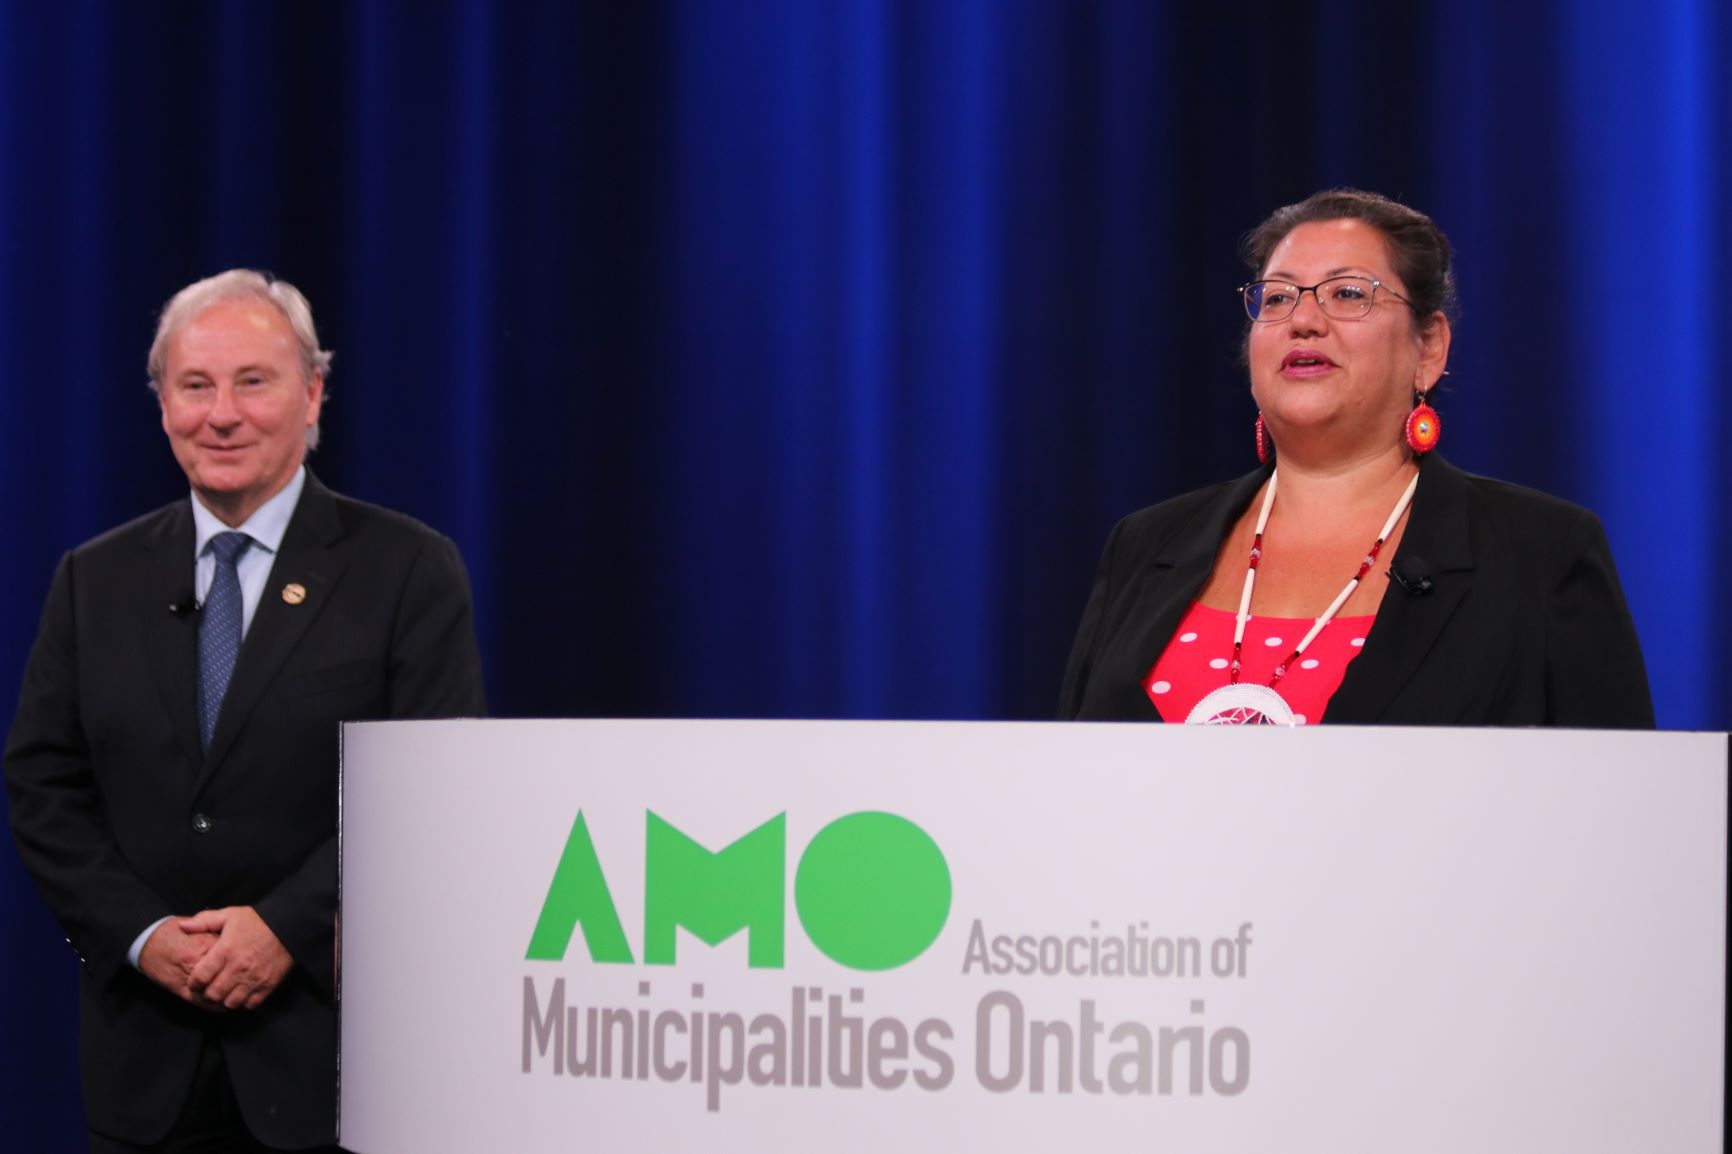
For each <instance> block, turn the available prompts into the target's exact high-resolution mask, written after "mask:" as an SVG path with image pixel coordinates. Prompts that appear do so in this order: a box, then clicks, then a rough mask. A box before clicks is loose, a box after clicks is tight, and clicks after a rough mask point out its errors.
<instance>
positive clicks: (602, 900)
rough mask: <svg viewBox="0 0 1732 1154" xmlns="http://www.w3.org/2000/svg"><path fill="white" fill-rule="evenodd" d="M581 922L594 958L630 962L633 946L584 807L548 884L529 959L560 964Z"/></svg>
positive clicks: (531, 941)
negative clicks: (628, 937) (612, 892)
mask: <svg viewBox="0 0 1732 1154" xmlns="http://www.w3.org/2000/svg"><path fill="white" fill-rule="evenodd" d="M579 922H581V923H583V940H584V941H585V942H587V943H589V958H590V961H593V962H628V963H629V962H630V961H631V946H629V945H627V944H626V940H625V929H624V928H623V927H622V926H621V925H620V924H619V912H618V911H617V910H615V909H614V908H613V894H611V893H610V892H608V888H607V879H606V878H605V877H603V876H602V874H601V861H600V860H599V859H598V858H597V857H596V856H595V843H594V842H592V841H591V840H590V838H589V824H588V823H587V822H585V821H584V820H583V811H582V810H581V809H580V810H578V811H577V820H576V821H574V822H572V823H571V836H570V837H568V838H566V839H565V852H564V853H562V854H560V855H559V866H558V868H556V869H555V870H554V871H553V884H551V885H549V886H548V887H547V900H546V901H544V902H542V903H541V916H540V917H539V918H537V919H536V921H535V933H534V934H533V935H532V936H531V937H530V939H529V960H530V961H532V962H557V961H559V960H560V959H561V958H563V957H565V950H566V947H567V946H569V945H570V944H571V931H572V930H574V929H576V928H577V925H578V923H579Z"/></svg>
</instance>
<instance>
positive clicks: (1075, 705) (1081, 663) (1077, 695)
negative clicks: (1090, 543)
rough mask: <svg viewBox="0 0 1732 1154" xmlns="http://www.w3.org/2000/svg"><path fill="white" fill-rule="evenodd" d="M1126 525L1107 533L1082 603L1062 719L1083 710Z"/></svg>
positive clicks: (1061, 702)
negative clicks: (1087, 593) (1121, 536)
mask: <svg viewBox="0 0 1732 1154" xmlns="http://www.w3.org/2000/svg"><path fill="white" fill-rule="evenodd" d="M1124 527H1125V523H1124V522H1123V521H1120V522H1119V523H1118V524H1117V525H1115V526H1113V531H1112V532H1111V533H1110V534H1109V535H1108V536H1107V543H1106V547H1105V548H1103V549H1102V550H1101V561H1100V567H1099V568H1098V569H1096V571H1095V583H1094V587H1093V588H1092V589H1091V590H1090V591H1089V599H1088V603H1087V604H1086V605H1085V606H1083V615H1082V622H1081V623H1080V624H1079V625H1078V626H1077V631H1076V640H1075V641H1073V642H1071V648H1070V660H1069V661H1068V662H1066V663H1065V671H1064V685H1063V687H1062V688H1061V689H1060V690H1059V700H1058V720H1060V721H1072V720H1074V719H1075V718H1076V716H1077V714H1078V713H1080V712H1081V711H1082V703H1083V697H1084V695H1085V694H1086V693H1087V692H1088V683H1089V674H1090V672H1091V671H1092V670H1093V666H1094V659H1095V653H1096V651H1097V649H1098V648H1099V638H1098V636H1097V635H1098V634H1099V632H1100V627H1101V619H1102V618H1103V617H1104V616H1105V615H1106V605H1107V601H1108V599H1109V596H1110V593H1111V589H1112V574H1113V556H1114V554H1115V552H1116V551H1117V548H1118V543H1119V537H1120V535H1121V534H1122V533H1123V532H1124Z"/></svg>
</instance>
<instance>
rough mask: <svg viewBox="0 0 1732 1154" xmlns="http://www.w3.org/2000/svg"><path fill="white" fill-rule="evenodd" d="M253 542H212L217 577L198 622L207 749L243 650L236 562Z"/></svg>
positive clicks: (201, 719)
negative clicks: (236, 660) (239, 655)
mask: <svg viewBox="0 0 1732 1154" xmlns="http://www.w3.org/2000/svg"><path fill="white" fill-rule="evenodd" d="M252 543H253V539H252V538H251V537H249V536H247V535H246V534H245V533H218V534H217V535H216V536H215V537H212V538H211V539H210V545H209V549H210V552H211V555H212V556H214V557H215V558H216V576H215V577H213V578H212V579H211V583H210V595H209V596H208V597H206V598H205V599H204V611H203V613H201V614H200V615H199V621H198V738H199V742H200V743H201V744H202V745H203V746H204V747H205V748H206V749H209V748H210V737H211V734H212V733H214V732H215V731H216V720H217V711H218V710H219V709H221V708H222V704H223V694H224V693H227V692H228V687H229V676H230V675H231V674H232V673H234V671H235V657H236V656H237V655H238V654H239V653H240V651H241V580H240V577H239V576H238V575H237V574H236V573H235V562H236V561H238V560H239V559H240V555H241V554H242V553H245V552H246V551H247V546H248V545H251V544H252Z"/></svg>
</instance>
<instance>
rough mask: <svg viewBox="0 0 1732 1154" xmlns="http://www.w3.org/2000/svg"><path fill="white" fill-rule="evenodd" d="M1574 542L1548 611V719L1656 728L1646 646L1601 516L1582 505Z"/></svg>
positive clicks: (1584, 725)
mask: <svg viewBox="0 0 1732 1154" xmlns="http://www.w3.org/2000/svg"><path fill="white" fill-rule="evenodd" d="M1569 544H1570V546H1571V547H1570V549H1569V550H1568V553H1569V556H1570V561H1569V563H1568V564H1567V565H1566V566H1565V568H1564V571H1563V573H1562V575H1561V576H1560V577H1559V579H1558V581H1557V583H1556V585H1555V586H1554V587H1553V589H1552V592H1551V597H1550V599H1549V602H1548V609H1547V616H1546V712H1547V714H1548V717H1547V723H1548V724H1550V725H1558V726H1565V727H1578V728H1598V729H1652V728H1654V702H1653V698H1652V696H1651V695H1650V694H1649V691H1648V672H1647V667H1646V665H1645V664H1644V663H1643V661H1642V646H1641V643H1640V642H1639V641H1638V640H1637V638H1636V625H1635V622H1634V621H1632V620H1631V619H1630V609H1629V606H1628V605H1626V604H1625V602H1624V591H1623V588H1622V586H1620V585H1619V583H1618V571H1617V568H1616V566H1614V565H1613V563H1612V549H1611V546H1610V544H1608V543H1607V541H1606V534H1605V530H1604V529H1603V528H1601V526H1600V522H1599V519H1598V518H1596V517H1594V516H1593V515H1592V514H1587V513H1584V515H1583V517H1582V518H1581V520H1580V522H1579V523H1578V524H1577V525H1576V526H1575V527H1574V529H1573V530H1572V532H1571V536H1570V541H1569Z"/></svg>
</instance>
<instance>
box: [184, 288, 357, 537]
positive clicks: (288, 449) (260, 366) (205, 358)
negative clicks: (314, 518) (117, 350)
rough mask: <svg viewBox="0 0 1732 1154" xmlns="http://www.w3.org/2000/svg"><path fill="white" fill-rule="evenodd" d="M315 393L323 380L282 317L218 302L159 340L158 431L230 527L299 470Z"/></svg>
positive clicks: (258, 307) (250, 305)
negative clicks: (164, 345) (163, 349)
mask: <svg viewBox="0 0 1732 1154" xmlns="http://www.w3.org/2000/svg"><path fill="white" fill-rule="evenodd" d="M324 395H325V382H324V378H323V377H321V376H320V375H319V374H318V373H313V374H312V375H311V376H310V377H309V376H308V374H307V372H306V370H305V368H304V366H303V365H302V362H301V356H300V351H299V348H298V346H297V345H296V343H295V334H294V331H293V330H292V329H290V328H289V323H288V321H286V320H284V319H283V316H282V314H280V313H279V312H277V310H276V309H274V308H272V307H270V306H269V305H267V304H262V303H259V302H256V301H221V302H219V303H217V304H214V305H212V306H210V307H209V308H207V309H205V310H204V311H203V312H201V313H199V314H198V315H197V316H195V317H194V318H193V319H192V320H191V321H188V322H187V323H186V324H184V325H182V326H181V328H180V331H179V332H177V333H175V334H174V336H173V337H172V338H170V340H169V342H168V349H167V357H166V359H165V363H164V371H163V382H162V392H161V395H160V400H161V402H162V428H163V432H165V433H167V434H168V441H169V444H170V445H171V446H172V447H173V448H174V456H175V460H177V461H179V462H180V467H181V469H182V470H183V471H184V472H185V473H186V477H187V480H188V481H190V482H192V487H193V489H194V491H195V492H197V493H198V495H199V497H200V498H202V499H203V501H204V503H205V506H206V507H207V508H209V509H210V510H211V512H213V513H215V514H216V515H217V516H218V517H219V518H220V519H221V520H222V521H223V523H224V524H226V525H228V526H230V527H233V526H236V525H239V524H240V523H241V522H243V521H245V520H246V519H247V518H248V517H250V516H252V515H253V512H254V511H255V510H257V509H258V507H259V506H260V505H262V504H264V503H265V502H266V501H268V500H269V499H270V498H272V497H274V496H275V495H276V494H277V493H278V492H279V491H280V490H281V489H282V487H283V486H284V485H286V484H288V481H289V478H290V477H291V476H293V474H294V471H295V470H296V469H298V468H299V467H300V465H301V461H302V459H303V458H304V457H305V456H306V455H307V442H306V436H307V430H308V429H309V428H311V427H312V425H313V424H314V423H315V422H316V421H317V420H318V419H319V405H320V403H321V402H322V401H323V400H324Z"/></svg>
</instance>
